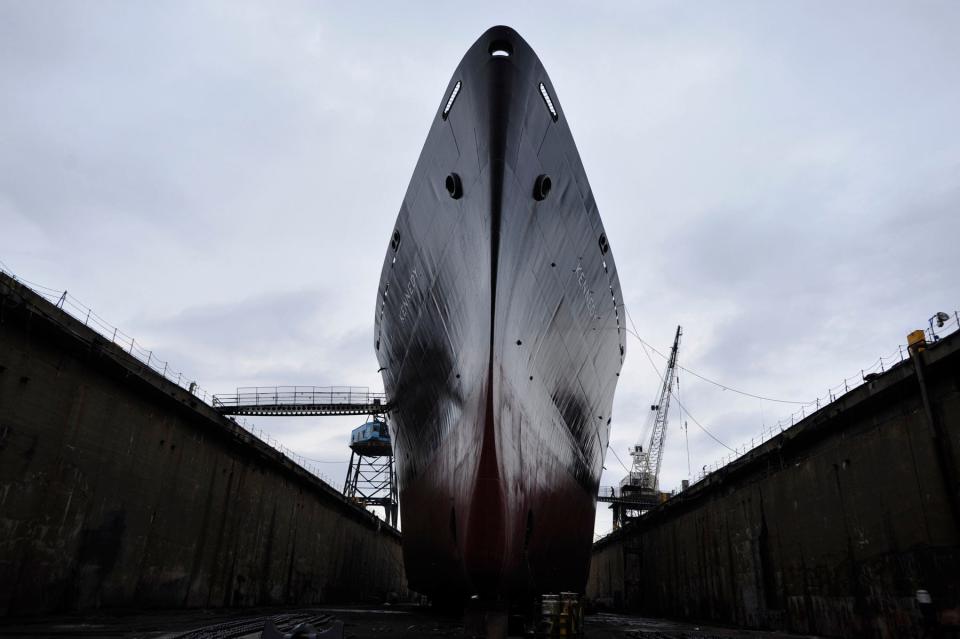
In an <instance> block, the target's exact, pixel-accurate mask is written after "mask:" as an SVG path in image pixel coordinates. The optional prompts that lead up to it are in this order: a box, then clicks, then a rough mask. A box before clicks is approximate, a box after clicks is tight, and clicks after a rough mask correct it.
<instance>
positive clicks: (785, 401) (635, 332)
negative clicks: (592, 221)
mask: <svg viewBox="0 0 960 639" xmlns="http://www.w3.org/2000/svg"><path fill="white" fill-rule="evenodd" d="M623 310H624V311H626V314H627V319H629V320H630V325H631V326H633V330H632V331H631V330H629V329H624V330H625V331H626V332H627V333H629V334H630V335H632V336H633V337H635V338H636V339H637V340H638V341H639V342H640V343H641V344H643V345H645V346H646V347H647V348H649V349H650V350H652V351H653V352H654V353H656V354H657V355H659V356H660V357H662V358H663V359H667V356H666V355H664V354H663V353H661V352H660V351H658V350H657V349H656V348H654V347H653V346H652V345H650V344H648V343H647V342H646V341H644V339H643V338H642V337H640V332H639V331H638V330H637V325H636V324H634V322H633V316H632V315H631V314H630V309H628V308H627V305H626V304H624V305H623ZM677 368H679V369H680V370H682V371H684V372H686V373H690V374H691V375H693V376H694V377H696V378H698V379H702V380H703V381H705V382H708V383H710V384H713V385H714V386H716V387H718V388H722V389H723V390H725V391H732V392H734V393H738V394H740V395H746V396H747V397H753V398H755V399H765V400H767V401H768V402H777V403H780V404H799V405H801V406H809V405H810V404H814V403H816V400H814V401H807V402H798V401H794V400H789V399H776V398H773V397H765V396H763V395H755V394H754V393H748V392H747V391H742V390H739V389H737V388H733V387H731V386H727V385H726V384H721V383H720V382H717V381H714V380H712V379H710V378H709V377H704V376H703V375H701V374H700V373H697V372H695V371H692V370H690V369H689V368H686V367H684V366H681V365H680V364H677Z"/></svg>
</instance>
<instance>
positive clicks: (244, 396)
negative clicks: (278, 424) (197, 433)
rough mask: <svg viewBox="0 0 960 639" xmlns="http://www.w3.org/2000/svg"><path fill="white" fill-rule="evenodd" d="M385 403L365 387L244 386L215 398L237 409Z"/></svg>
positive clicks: (220, 402)
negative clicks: (234, 392) (233, 392)
mask: <svg viewBox="0 0 960 639" xmlns="http://www.w3.org/2000/svg"><path fill="white" fill-rule="evenodd" d="M376 403H380V404H386V403H387V396H386V395H385V394H384V393H371V392H370V389H369V388H367V387H366V386H245V387H241V388H238V389H237V392H236V394H235V395H216V396H214V405H215V406H223V407H236V406H316V405H324V404H327V405H331V404H340V405H351V406H365V405H369V404H376Z"/></svg>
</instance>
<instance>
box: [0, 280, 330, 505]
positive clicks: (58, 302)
mask: <svg viewBox="0 0 960 639" xmlns="http://www.w3.org/2000/svg"><path fill="white" fill-rule="evenodd" d="M0 273H3V274H4V275H6V276H7V277H9V278H10V279H11V280H13V281H14V282H16V283H18V284H22V285H23V286H25V287H26V288H28V289H30V290H31V291H33V292H34V293H36V294H37V295H39V296H40V297H42V298H43V299H45V300H47V301H48V302H50V303H51V304H53V305H54V306H56V307H57V308H59V309H60V310H62V311H64V312H65V313H67V314H68V315H70V316H71V317H73V318H74V319H75V320H77V321H80V322H82V323H83V325H84V326H86V327H88V328H90V329H91V330H93V331H94V332H96V333H98V334H99V335H100V336H101V337H103V338H105V339H107V340H109V341H110V342H112V343H113V344H115V345H116V346H118V347H119V348H121V349H122V350H124V351H126V353H127V354H128V355H130V356H132V357H134V358H136V359H137V360H139V361H140V362H142V363H143V364H145V365H146V366H147V367H148V368H150V369H151V370H153V371H154V372H155V373H157V374H159V375H160V376H162V377H163V378H164V379H166V380H167V381H170V382H173V383H174V384H176V385H177V386H179V387H181V388H182V389H184V390H185V391H187V392H189V393H191V394H192V395H194V396H196V397H197V398H199V399H200V400H202V401H203V402H204V403H205V404H207V405H208V406H211V407H213V398H214V396H213V394H212V393H209V392H207V391H206V390H204V389H202V388H201V387H200V386H199V385H198V384H197V382H196V381H195V380H192V379H191V378H190V377H188V376H187V375H185V374H184V373H183V372H181V371H176V370H174V369H173V368H172V367H171V366H170V363H169V362H167V361H164V360H162V359H160V358H159V357H157V356H156V355H155V354H154V352H153V351H152V350H149V349H147V348H145V347H144V346H143V345H142V344H138V343H137V342H136V340H135V339H134V338H133V337H132V336H130V335H127V334H126V333H124V332H123V331H121V330H120V329H119V328H117V327H116V326H114V325H112V324H110V323H109V322H107V321H106V320H104V319H103V318H102V317H100V316H99V315H97V314H96V313H95V312H94V311H93V309H91V308H90V307H89V306H87V305H86V304H83V303H82V302H81V301H80V300H78V299H77V298H76V297H74V296H73V295H71V294H69V293H68V292H67V291H66V290H59V289H54V288H50V287H49V286H44V285H42V284H37V283H36V282H30V281H28V280H24V279H23V278H20V277H18V276H17V275H16V274H15V273H13V272H12V271H11V270H10V269H9V268H7V267H6V265H5V264H4V263H3V262H0ZM53 320H54V321H57V318H56V317H54V318H53ZM61 326H63V327H64V328H70V327H69V326H68V325H67V324H61ZM226 419H229V420H230V421H232V422H233V423H234V424H236V425H237V426H239V427H241V428H243V429H244V430H245V431H247V432H248V433H250V435H252V436H253V437H255V438H257V439H259V440H260V441H261V442H263V443H264V444H266V445H267V446H270V447H271V448H273V449H274V450H276V451H277V452H279V453H282V454H283V455H284V456H286V457H287V458H289V459H290V460H291V461H293V462H294V463H296V464H297V465H298V466H300V467H301V468H303V469H304V470H306V471H307V472H308V473H310V474H311V475H313V476H315V477H316V478H317V479H319V480H321V481H323V482H324V483H326V484H328V485H329V486H331V487H332V488H334V489H335V490H336V491H337V492H340V493H342V492H343V483H342V482H338V481H335V480H334V479H332V478H331V477H330V476H328V475H326V474H325V473H323V472H321V471H320V469H319V468H318V467H317V465H316V464H315V463H314V460H311V459H310V458H308V457H304V456H303V455H301V454H299V453H297V452H294V451H292V450H290V449H289V448H287V447H286V446H284V445H283V444H282V443H280V442H279V441H278V440H277V439H276V438H274V437H273V436H272V435H271V434H270V433H268V432H266V431H264V430H263V429H262V428H259V427H257V426H256V425H255V424H252V423H250V422H248V421H247V420H246V419H245V418H242V417H226ZM324 463H340V462H324ZM343 464H344V465H346V464H347V461H346V460H344V461H343Z"/></svg>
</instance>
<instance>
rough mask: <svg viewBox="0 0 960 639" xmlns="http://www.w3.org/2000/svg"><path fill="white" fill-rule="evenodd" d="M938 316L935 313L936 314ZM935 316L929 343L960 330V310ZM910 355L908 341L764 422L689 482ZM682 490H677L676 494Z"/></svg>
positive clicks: (720, 466) (723, 464)
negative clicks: (797, 407)
mask: <svg viewBox="0 0 960 639" xmlns="http://www.w3.org/2000/svg"><path fill="white" fill-rule="evenodd" d="M934 317H936V316H934ZM932 319H933V318H931V320H930V325H929V326H928V327H927V328H925V329H924V334H925V336H926V339H927V342H928V343H935V342H937V341H939V340H940V339H942V338H943V337H946V336H947V335H951V334H953V333H955V332H957V330H960V312H958V311H954V312H953V314H952V315H951V316H950V319H949V320H946V321H944V323H943V325H942V326H936V327H935V326H933V321H932ZM909 358H910V347H909V346H907V345H906V344H898V345H897V350H895V351H893V352H892V353H891V354H890V355H887V356H884V357H880V358H878V359H877V360H876V361H875V362H873V363H872V364H871V365H870V366H868V367H866V368H861V369H860V371H859V372H858V373H855V374H854V375H852V376H850V377H846V378H844V380H843V381H842V382H841V383H840V384H837V385H836V386H832V387H830V388H828V389H827V392H826V394H825V395H823V396H822V397H817V398H816V399H813V400H811V401H809V402H807V403H806V404H803V405H801V406H800V410H798V411H795V412H793V413H791V414H790V415H788V416H786V417H783V418H781V419H779V420H777V422H776V423H773V424H770V425H764V426H763V427H762V429H761V431H760V434H759V435H758V436H757V437H754V438H752V439H751V440H750V443H749V444H748V443H746V442H744V444H743V445H742V446H738V447H736V448H734V449H732V450H731V451H730V453H729V454H727V455H725V456H723V457H721V458H720V459H718V460H717V461H715V462H714V463H712V464H708V465H705V466H703V467H702V468H701V469H700V472H699V473H698V474H697V475H696V477H695V478H692V481H691V482H690V485H691V486H693V485H694V484H695V483H698V482H700V481H702V480H704V479H706V478H707V477H708V476H709V475H710V474H711V473H714V472H716V471H717V470H720V469H721V468H723V467H724V466H726V465H727V464H729V463H731V462H733V461H735V460H737V459H739V458H740V457H743V456H744V455H745V454H747V453H748V452H750V451H751V450H753V449H754V448H757V447H758V446H761V445H762V444H764V443H765V442H767V441H769V440H771V439H773V438H774V437H776V436H777V435H779V434H780V433H782V432H783V431H785V430H786V429H788V428H790V427H791V426H794V425H795V424H797V423H798V422H800V421H802V420H803V419H805V418H807V417H809V416H810V415H812V414H813V413H815V412H817V411H818V410H820V409H821V408H824V407H826V406H828V405H830V404H831V403H833V402H834V401H836V400H837V399H839V398H840V397H843V396H844V395H846V394H847V393H849V392H850V391H852V390H853V389H855V388H858V387H859V386H862V385H863V384H865V383H867V382H870V381H872V380H873V379H875V378H876V377H877V376H879V375H882V374H883V373H885V372H886V371H888V370H890V368H891V367H893V366H895V365H897V364H899V363H901V362H904V361H907V360H908V359H909ZM678 492H679V491H674V494H676V493H678Z"/></svg>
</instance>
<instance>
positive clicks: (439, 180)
mask: <svg viewBox="0 0 960 639" xmlns="http://www.w3.org/2000/svg"><path fill="white" fill-rule="evenodd" d="M491 43H500V44H501V45H503V46H505V47H507V48H509V49H511V50H512V53H511V55H510V56H508V57H499V56H492V55H491V54H490V46H491ZM457 82H460V87H461V88H460V91H459V93H458V95H457V97H456V100H455V101H454V103H453V105H452V107H451V108H450V110H449V114H448V116H447V117H446V118H445V117H443V116H444V114H443V109H444V106H445V105H446V103H447V101H448V99H449V97H450V95H451V91H452V90H453V88H454V86H455V85H456V83H457ZM541 82H542V83H543V85H544V86H545V87H546V90H547V91H548V92H549V95H550V97H551V99H552V103H553V105H554V108H555V111H556V112H557V116H556V119H555V118H554V117H553V116H552V115H551V112H550V110H549V109H548V106H547V104H546V101H545V100H544V98H543V96H542V95H541V91H540V83H541ZM451 173H456V174H457V175H459V177H460V180H461V183H462V197H459V198H458V199H455V198H453V197H451V195H450V194H449V193H448V191H447V190H446V188H445V184H444V182H445V178H446V177H447V176H448V175H449V174H451ZM541 174H546V175H549V176H550V179H551V181H552V186H553V188H552V190H551V192H550V193H549V195H548V196H547V197H546V198H545V199H543V200H542V201H538V200H536V199H535V198H534V185H535V182H536V180H537V176H538V175H541ZM395 230H396V233H395V234H394V236H393V241H392V242H391V246H390V248H388V250H387V257H386V260H385V262H384V267H383V273H382V277H381V282H380V290H379V293H380V295H379V297H378V300H377V312H376V327H375V331H376V348H377V357H378V359H379V361H380V365H381V367H383V371H382V372H383V380H384V385H385V389H386V392H387V394H388V396H389V397H391V398H392V399H393V400H394V401H395V404H396V407H395V409H394V410H393V412H392V413H391V415H390V427H391V435H392V437H393V441H394V447H395V453H396V461H397V469H398V476H399V483H400V511H401V516H402V522H403V546H404V558H405V563H406V569H407V575H408V577H409V581H410V586H411V587H412V588H414V589H416V590H418V591H420V592H423V593H426V594H429V595H432V596H434V597H437V598H459V597H465V596H471V595H474V594H479V595H481V596H483V597H517V596H523V595H527V594H532V593H539V592H557V591H561V590H570V591H577V592H582V591H583V587H584V584H585V583H586V578H587V571H588V567H589V557H590V545H591V541H592V535H593V522H594V512H595V509H596V494H597V487H598V483H599V478H600V471H601V467H602V464H603V456H604V452H605V450H606V446H607V439H608V436H609V429H610V426H609V424H610V411H611V405H612V403H613V394H614V389H615V387H616V383H617V378H618V376H619V371H620V367H621V365H622V362H623V353H624V350H623V349H624V344H625V332H624V331H623V329H622V326H621V324H622V314H621V312H620V310H619V307H620V305H621V301H620V300H621V293H620V284H619V280H618V278H617V274H616V268H615V266H614V263H613V256H612V254H611V253H610V252H609V251H607V250H606V249H607V246H606V244H605V241H606V239H605V236H604V234H603V227H602V224H601V222H600V216H599V213H598V212H597V209H596V205H595V204H594V201H593V195H592V193H591V191H590V186H589V184H588V183H587V179H586V174H585V173H584V170H583V166H582V165H581V162H580V158H579V154H578V153H577V149H576V146H575V145H574V142H573V138H572V136H571V135H570V131H569V129H568V128H567V124H566V120H565V118H564V116H563V112H562V110H560V106H559V103H558V102H557V100H556V93H555V92H554V90H553V86H552V84H551V83H550V80H549V78H548V77H547V75H546V73H545V71H544V69H543V67H542V65H541V64H540V61H539V59H538V58H537V56H536V54H534V52H533V51H532V50H531V49H530V47H529V46H528V45H527V44H526V43H525V42H524V41H523V40H522V39H521V38H520V37H519V35H517V34H516V33H515V32H514V31H512V30H511V29H508V28H505V27H495V28H493V29H490V30H489V31H488V32H487V33H485V34H484V35H483V36H481V38H480V39H479V40H478V41H477V42H476V43H475V44H474V45H473V46H472V47H471V48H470V50H469V51H468V52H467V54H466V55H465V56H464V59H463V60H462V61H461V63H460V65H459V67H458V68H457V70H456V72H455V73H454V76H453V78H452V79H451V81H450V85H449V86H448V87H447V91H446V93H445V94H444V97H443V102H442V103H441V107H440V109H439V110H438V112H437V116H436V119H435V121H434V124H433V126H432V128H431V130H430V133H429V135H428V137H427V141H426V144H425V146H424V149H423V152H422V154H421V156H420V159H419V161H418V163H417V167H416V170H415V172H414V175H413V179H412V180H411V182H410V186H409V188H408V190H407V194H406V197H405V198H404V202H403V205H402V207H401V209H400V214H399V216H398V218H397V224H396V228H395Z"/></svg>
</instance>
